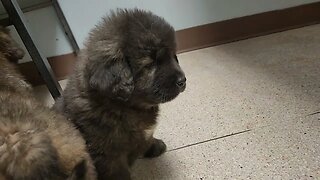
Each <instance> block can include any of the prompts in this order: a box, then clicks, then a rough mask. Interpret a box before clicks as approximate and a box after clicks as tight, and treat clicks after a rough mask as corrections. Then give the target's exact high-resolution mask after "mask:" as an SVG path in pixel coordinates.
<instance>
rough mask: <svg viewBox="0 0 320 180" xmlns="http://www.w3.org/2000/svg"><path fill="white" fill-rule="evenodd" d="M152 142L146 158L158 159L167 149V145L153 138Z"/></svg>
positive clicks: (145, 154) (145, 155)
mask: <svg viewBox="0 0 320 180" xmlns="http://www.w3.org/2000/svg"><path fill="white" fill-rule="evenodd" d="M150 142H151V143H150V147H149V149H148V150H147V151H146V152H145V153H144V157H146V158H153V157H158V156H160V155H161V154H163V153H164V152H165V151H166V149H167V146H166V144H165V143H164V142H163V141H162V140H161V139H156V138H152V139H151V140H150Z"/></svg>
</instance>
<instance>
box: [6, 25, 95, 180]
mask: <svg viewBox="0 0 320 180" xmlns="http://www.w3.org/2000/svg"><path fill="white" fill-rule="evenodd" d="M22 56H23V51H22V50H21V49H19V48H18V47H17V46H16V44H15V42H14V41H13V40H12V39H11V38H10V36H9V32H8V30H7V29H4V28H1V27H0V107H1V108H0V179H1V180H29V179H30V180H31V179H32V180H43V179H47V180H60V179H74V180H76V179H87V180H89V179H90V180H91V179H95V178H96V175H95V170H94V165H93V164H92V160H91V158H90V155H89V154H88V153H87V151H86V146H85V141H84V140H83V138H82V137H81V134H80V133H79V131H77V130H76V129H75V128H74V127H73V125H72V123H71V122H69V121H67V120H66V119H65V117H63V116H62V115H60V114H57V113H56V112H53V111H52V110H50V109H49V108H46V107H44V106H43V105H42V104H40V103H39V102H38V101H36V100H35V99H34V98H33V94H32V88H31V86H30V85H29V84H28V83H26V82H25V81H24V79H23V78H22V76H21V74H20V73H18V71H17V70H16V67H15V65H14V63H15V62H17V61H18V59H19V58H22Z"/></svg>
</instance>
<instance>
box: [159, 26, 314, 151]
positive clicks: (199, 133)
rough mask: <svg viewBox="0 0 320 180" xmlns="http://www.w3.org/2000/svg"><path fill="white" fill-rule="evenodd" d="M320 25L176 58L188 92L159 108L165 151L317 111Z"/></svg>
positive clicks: (161, 135)
mask: <svg viewBox="0 0 320 180" xmlns="http://www.w3.org/2000/svg"><path fill="white" fill-rule="evenodd" d="M319 49H320V25H315V26H309V27H305V28H301V29H296V30H292V31H286V32H282V33H277V34H272V35H268V36H263V37H258V38H253V39H248V40H244V41H239V42H235V43H231V44H225V45H221V46H216V47H211V48H206V49H201V50H197V51H192V52H188V53H183V54H180V55H179V58H180V64H181V66H182V67H183V69H184V70H185V72H186V76H187V79H188V80H187V89H186V91H185V92H184V93H182V94H181V95H180V96H179V97H178V98H177V99H175V100H174V101H172V102H170V103H167V104H163V105H162V111H161V113H160V115H161V117H160V121H159V126H158V130H157V132H156V136H157V137H159V138H162V139H164V140H165V142H167V145H168V148H169V149H172V148H176V147H179V146H183V145H187V144H191V143H195V142H198V141H202V140H204V139H210V138H213V137H216V136H222V135H226V134H229V133H232V132H238V131H243V130H246V129H254V128H256V127H263V126H266V125H270V124H274V123H281V122H285V123H286V122H291V123H294V122H292V121H293V119H295V118H297V117H300V116H304V115H306V114H309V113H312V112H314V111H316V110H319V109H320V71H319V69H320V51H319Z"/></svg>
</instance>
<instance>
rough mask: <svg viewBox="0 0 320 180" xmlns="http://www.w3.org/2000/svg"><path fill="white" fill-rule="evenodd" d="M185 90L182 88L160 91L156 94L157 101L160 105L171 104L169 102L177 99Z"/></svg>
mask: <svg viewBox="0 0 320 180" xmlns="http://www.w3.org/2000/svg"><path fill="white" fill-rule="evenodd" d="M184 90H185V87H183V88H180V89H171V90H164V91H159V92H157V93H155V96H156V97H157V98H156V99H157V101H158V102H159V103H165V102H169V101H171V100H173V99H175V98H176V97H177V96H178V95H179V94H180V93H182V92H183V91H184Z"/></svg>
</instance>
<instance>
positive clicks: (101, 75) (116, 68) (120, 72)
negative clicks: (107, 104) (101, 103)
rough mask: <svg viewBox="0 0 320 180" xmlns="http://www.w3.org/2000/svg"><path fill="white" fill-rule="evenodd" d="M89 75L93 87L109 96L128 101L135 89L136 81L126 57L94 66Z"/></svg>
mask: <svg viewBox="0 0 320 180" xmlns="http://www.w3.org/2000/svg"><path fill="white" fill-rule="evenodd" d="M92 70H93V71H94V72H92V75H91V76H90V77H89V85H90V87H91V88H93V89H96V90H98V91H99V92H101V93H103V94H105V95H107V96H109V97H110V98H116V99H120V100H123V101H127V100H128V99H129V98H130V96H131V94H132V91H133V89H134V82H133V77H132V73H131V69H130V67H129V64H128V63H127V62H126V60H125V59H124V58H120V59H110V60H108V61H105V63H104V64H103V65H101V64H100V66H99V65H98V66H96V67H95V68H92Z"/></svg>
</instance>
